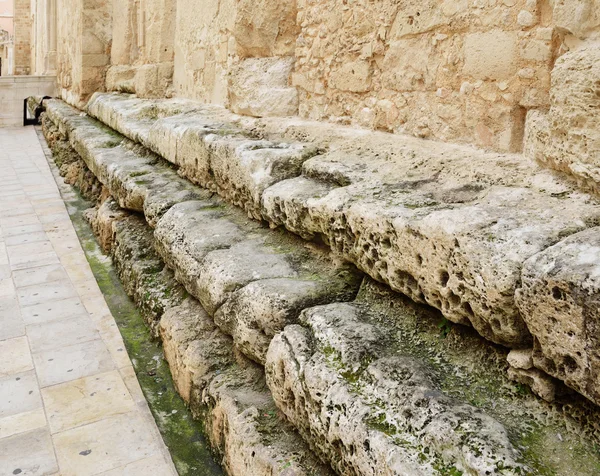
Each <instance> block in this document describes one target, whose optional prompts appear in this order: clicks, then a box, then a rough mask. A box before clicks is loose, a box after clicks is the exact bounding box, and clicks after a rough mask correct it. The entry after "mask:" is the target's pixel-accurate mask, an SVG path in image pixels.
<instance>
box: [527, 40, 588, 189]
mask: <svg viewBox="0 0 600 476" xmlns="http://www.w3.org/2000/svg"><path fill="white" fill-rule="evenodd" d="M599 65H600V46H599V45H598V44H591V45H590V46H587V47H581V48H579V49H577V50H575V51H572V52H569V53H566V54H565V55H563V56H561V57H560V58H559V59H558V61H557V62H556V66H555V68H554V70H553V72H552V89H551V108H550V111H549V112H548V114H547V117H546V120H545V124H544V123H541V124H537V125H536V126H535V129H536V130H537V131H538V132H537V134H536V137H535V138H536V139H537V141H538V142H537V143H538V144H541V145H537V146H536V145H534V146H532V147H533V148H534V149H535V150H529V151H528V154H529V156H532V157H534V158H536V159H537V160H540V161H541V162H542V163H544V164H545V165H548V166H550V167H552V168H555V169H557V170H560V171H562V172H566V173H568V174H570V175H572V176H574V177H575V178H576V179H577V180H578V181H579V182H580V184H581V185H582V186H583V187H585V188H587V189H591V190H593V191H594V192H596V193H600V185H599V184H600V155H599V153H598V151H599V150H600V114H599V113H600V66H599ZM544 126H545V127H544ZM534 144H535V141H534Z"/></svg>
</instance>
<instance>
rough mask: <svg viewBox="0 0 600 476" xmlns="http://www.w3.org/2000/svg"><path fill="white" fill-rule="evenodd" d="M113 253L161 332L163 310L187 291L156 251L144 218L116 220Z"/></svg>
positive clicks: (126, 285) (125, 279)
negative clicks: (159, 326) (159, 325)
mask: <svg viewBox="0 0 600 476" xmlns="http://www.w3.org/2000/svg"><path fill="white" fill-rule="evenodd" d="M113 233H114V244H113V247H112V257H113V261H114V263H115V266H116V268H117V273H118V274H119V278H120V279H121V281H122V282H123V284H124V288H125V291H126V292H127V294H128V295H129V296H131V297H132V299H133V300H134V302H135V303H136V304H137V305H138V307H139V308H140V310H141V311H142V314H143V316H144V318H145V319H146V322H147V323H148V327H149V328H150V330H151V331H152V334H153V335H154V336H158V333H159V330H158V324H159V321H160V318H161V316H162V315H163V313H164V312H165V311H166V310H167V309H169V308H172V307H175V306H177V305H179V304H181V302H182V301H183V299H184V298H185V296H186V292H185V290H184V289H183V287H182V286H181V285H179V283H177V282H176V281H175V277H174V275H173V272H172V271H171V270H169V269H168V268H166V267H165V265H164V263H163V261H162V260H161V259H160V256H158V254H157V253H156V252H155V251H154V236H153V233H152V229H151V228H150V227H149V226H148V225H147V224H146V223H145V221H144V220H143V219H142V218H139V217H137V216H129V217H127V218H124V219H122V220H115V221H113Z"/></svg>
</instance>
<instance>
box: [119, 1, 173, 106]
mask: <svg viewBox="0 0 600 476" xmlns="http://www.w3.org/2000/svg"><path fill="white" fill-rule="evenodd" d="M176 6H177V5H176V2H175V0H128V1H125V2H121V1H116V0H115V1H114V2H113V18H114V21H113V29H112V35H113V49H112V52H111V65H112V66H111V68H110V69H109V71H108V75H107V87H108V88H109V89H110V90H117V91H126V92H135V93H136V94H138V95H139V96H141V97H164V96H170V95H171V85H172V78H173V54H174V37H175V12H176Z"/></svg>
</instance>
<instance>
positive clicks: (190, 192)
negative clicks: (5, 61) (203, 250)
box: [47, 101, 210, 226]
mask: <svg viewBox="0 0 600 476" xmlns="http://www.w3.org/2000/svg"><path fill="white" fill-rule="evenodd" d="M47 114H48V116H49V118H50V119H51V120H52V121H53V122H54V123H55V124H57V125H58V126H59V129H61V128H62V130H63V131H64V134H66V135H68V137H69V141H70V143H71V145H72V146H73V148H74V149H75V150H76V151H77V153H78V154H79V155H80V156H81V158H82V159H83V161H84V162H85V164H86V166H87V167H88V168H89V169H90V170H91V171H92V172H93V174H94V175H95V176H96V177H97V178H98V180H99V181H100V182H101V183H102V184H103V185H104V186H105V187H106V188H108V189H109V191H110V194H111V195H112V196H113V197H114V198H115V199H116V200H117V201H118V203H119V205H120V206H121V207H122V208H126V209H129V210H133V211H138V212H144V214H145V216H146V219H147V220H148V223H149V224H150V225H151V226H154V224H155V223H156V221H157V220H158V219H159V218H160V217H161V216H162V214H163V213H164V212H165V211H166V210H167V209H168V208H170V207H171V206H172V205H173V204H174V203H175V202H177V201H187V200H194V199H198V198H206V197H209V196H210V192H208V191H203V190H200V189H198V188H197V187H194V186H193V185H192V184H190V183H189V182H188V181H187V180H185V179H183V178H181V177H179V176H178V174H177V172H176V171H175V170H173V169H172V168H171V167H170V166H169V165H167V164H166V163H164V162H163V161H162V159H160V158H159V157H157V156H156V155H154V154H152V153H150V152H149V151H148V150H146V149H144V148H143V147H140V146H136V145H134V144H133V143H131V142H129V141H127V140H125V139H124V138H123V136H121V135H120V134H118V133H115V132H114V131H112V130H111V129H108V128H106V127H105V126H103V125H102V124H101V123H99V122H98V121H96V120H94V119H91V118H89V117H87V116H85V115H82V114H81V113H79V112H78V111H77V110H76V109H74V108H72V107H70V106H68V105H66V104H64V103H62V102H60V101H49V102H48V107H47Z"/></svg>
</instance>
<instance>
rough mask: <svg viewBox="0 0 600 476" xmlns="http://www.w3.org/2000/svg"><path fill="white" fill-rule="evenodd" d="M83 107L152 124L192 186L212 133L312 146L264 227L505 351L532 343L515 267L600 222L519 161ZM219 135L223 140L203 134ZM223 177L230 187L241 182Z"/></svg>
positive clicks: (269, 193)
mask: <svg viewBox="0 0 600 476" xmlns="http://www.w3.org/2000/svg"><path fill="white" fill-rule="evenodd" d="M185 104H187V106H185ZM194 107H195V108H196V109H194ZM90 109H94V110H97V113H98V114H99V116H101V118H103V120H105V121H107V122H110V123H111V124H114V125H115V127H121V128H122V130H123V131H125V132H127V131H128V130H129V131H131V130H133V128H135V124H136V120H137V119H136V117H140V114H141V113H140V111H141V110H145V111H146V116H144V115H143V114H141V116H143V117H151V118H152V119H147V120H146V119H144V120H142V121H141V122H143V124H144V126H143V129H144V132H143V133H141V134H140V136H143V139H142V140H144V141H146V142H147V143H150V142H152V141H154V147H155V149H154V150H155V152H156V151H157V150H158V151H159V152H161V154H162V155H165V156H168V157H171V159H170V160H173V161H174V160H175V158H176V157H177V156H178V154H180V155H179V156H180V157H186V161H187V163H188V164H189V165H190V167H191V170H196V171H197V172H196V173H200V174H201V175H202V174H206V173H207V170H208V169H206V168H203V167H204V166H200V165H199V166H198V167H197V168H195V166H194V161H193V158H194V154H195V151H196V152H199V153H200V154H199V155H201V156H202V157H204V158H202V159H201V160H199V164H200V163H202V164H207V163H210V161H211V160H212V159H211V157H213V158H214V157H215V156H216V155H215V154H216V152H215V150H209V149H207V148H206V146H205V145H206V141H205V140H204V139H205V138H206V137H209V136H210V137H216V138H217V139H218V141H224V143H227V141H228V140H231V141H232V143H231V144H232V145H231V147H234V145H235V144H237V142H236V141H238V140H240V141H242V142H243V141H244V140H245V139H246V138H252V137H264V138H265V139H266V140H268V141H274V140H276V141H281V140H282V138H283V140H284V141H286V142H287V143H292V142H296V143H297V142H308V143H311V144H316V147H317V148H318V149H319V150H320V151H321V152H320V155H317V156H314V157H311V158H308V159H306V160H304V161H303V162H302V175H301V176H299V177H296V178H292V179H287V180H281V181H279V182H277V183H275V184H274V185H272V186H271V187H269V188H267V189H266V190H265V191H264V193H263V194H262V197H261V200H262V217H263V218H264V219H266V220H267V221H269V222H270V223H271V224H272V225H283V226H285V227H286V228H287V229H288V230H291V231H293V232H295V233H297V234H299V235H301V236H302V237H304V238H309V239H313V238H318V239H320V240H322V241H324V242H325V243H326V244H328V245H329V246H330V247H331V248H332V249H333V250H335V251H336V252H338V253H340V254H341V256H342V258H344V259H346V260H348V261H351V262H353V263H354V264H356V265H357V266H358V267H359V268H361V269H362V270H363V271H365V272H367V273H368V274H370V275H371V276H372V277H374V278H375V279H377V280H379V281H382V282H385V283H387V284H388V285H390V286H391V287H392V288H393V289H395V290H399V291H401V292H403V293H405V294H407V295H409V296H411V297H412V298H413V299H414V300H416V301H418V302H426V303H428V304H430V305H432V306H434V307H437V308H438V309H440V310H442V312H443V313H444V315H445V316H446V317H447V318H448V319H450V320H452V321H454V322H458V323H463V324H472V325H473V326H474V327H475V328H476V329H477V331H478V332H479V333H480V334H481V335H483V336H485V337H486V338H487V339H490V340H492V341H494V342H497V343H501V344H504V345H508V346H512V347H517V348H518V347H522V346H527V345H530V342H531V337H530V333H529V330H528V329H527V327H526V324H525V322H524V320H523V317H522V316H521V315H520V313H519V311H518V309H517V306H516V305H515V302H514V293H515V288H516V287H517V286H518V284H519V281H520V279H521V278H520V276H521V268H522V264H523V262H524V261H525V260H527V259H528V258H529V257H531V256H532V255H535V254H536V253H538V252H540V251H543V250H544V249H545V248H547V247H548V246H551V245H553V244H555V243H557V242H559V241H560V240H561V239H563V238H564V237H566V236H568V235H570V234H572V233H576V232H578V231H581V230H583V229H585V228H587V227H590V226H594V225H595V224H597V223H598V219H599V216H600V215H599V208H598V203H597V202H596V201H595V200H594V199H593V198H591V197H590V196H588V195H586V194H583V193H580V192H578V191H576V190H575V189H574V188H573V186H572V185H571V184H569V183H567V182H565V181H564V180H561V179H559V178H557V177H555V176H553V175H551V174H550V173H549V172H547V171H544V170H542V169H540V168H539V166H537V165H536V164H535V163H534V162H531V161H528V160H524V159H523V158H522V157H520V156H516V155H511V154H493V153H485V152H481V151H477V150H475V149H471V148H468V147H461V146H456V145H448V144H440V143H435V142H430V141H422V140H419V139H416V138H411V137H400V136H394V135H390V134H384V133H376V132H365V131H361V130H357V129H351V128H344V127H341V126H335V125H331V124H329V125H324V124H320V123H315V122H311V121H306V120H300V119H277V120H274V119H269V118H264V119H260V120H257V119H248V118H245V119H244V118H241V117H240V116H235V115H234V114H232V113H230V112H227V111H226V110H224V109H222V108H218V107H215V106H200V105H198V104H197V103H195V102H193V101H187V102H186V101H185V100H177V101H173V102H172V103H171V102H170V101H164V100H163V101H148V100H140V99H135V98H131V97H130V96H123V95H110V94H108V95H107V94H98V95H96V96H95V97H94V100H93V101H92V103H91V105H90ZM181 111H184V112H181ZM111 121H112V122H111ZM207 124H208V126H207ZM215 124H216V125H215ZM219 124H221V125H219ZM223 124H226V125H227V126H226V127H225V126H224V125H223ZM219 127H222V128H223V129H221V130H225V131H226V133H225V134H224V135H223V136H219V135H216V134H212V132H214V130H216V129H215V128H217V129H218V128H219ZM207 130H208V131H212V132H211V134H212V135H211V134H208V135H206V134H205V132H206V131H207ZM152 131H154V133H155V134H152V133H151V132H152ZM203 131H204V132H203ZM158 132H160V133H158ZM128 133H130V134H131V132H128ZM131 136H132V137H134V135H131ZM184 136H185V137H187V138H186V139H185V140H182V137H184ZM151 137H152V140H151V139H150V138H151ZM217 139H215V140H217ZM252 140H254V139H252ZM159 147H160V148H162V149H160V150H159ZM186 147H187V149H186ZM222 163H223V164H227V163H229V162H228V161H226V160H223V161H222ZM224 170H225V172H224V174H225V175H224V176H226V177H228V178H229V179H231V181H232V182H236V181H237V182H243V181H244V180H245V178H244V174H246V175H247V174H248V173H249V172H248V171H249V169H246V170H245V171H244V172H243V173H242V174H241V175H240V174H239V173H238V172H240V170H241V169H236V170H237V171H236V172H235V173H233V172H231V173H230V174H229V173H228V172H227V171H226V167H225V169H224ZM180 173H181V169H180ZM186 173H189V174H191V173H192V172H186ZM208 175H209V176H210V174H208ZM233 177H235V180H233ZM221 180H222V181H223V180H224V179H221ZM234 188H235V186H234V185H232V186H230V190H233V189H234ZM229 198H230V199H231V196H229ZM251 215H253V213H251ZM190 266H192V264H190ZM223 325H228V324H227V323H223ZM239 342H240V345H241V341H239ZM244 345H245V344H244ZM259 361H260V360H259Z"/></svg>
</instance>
